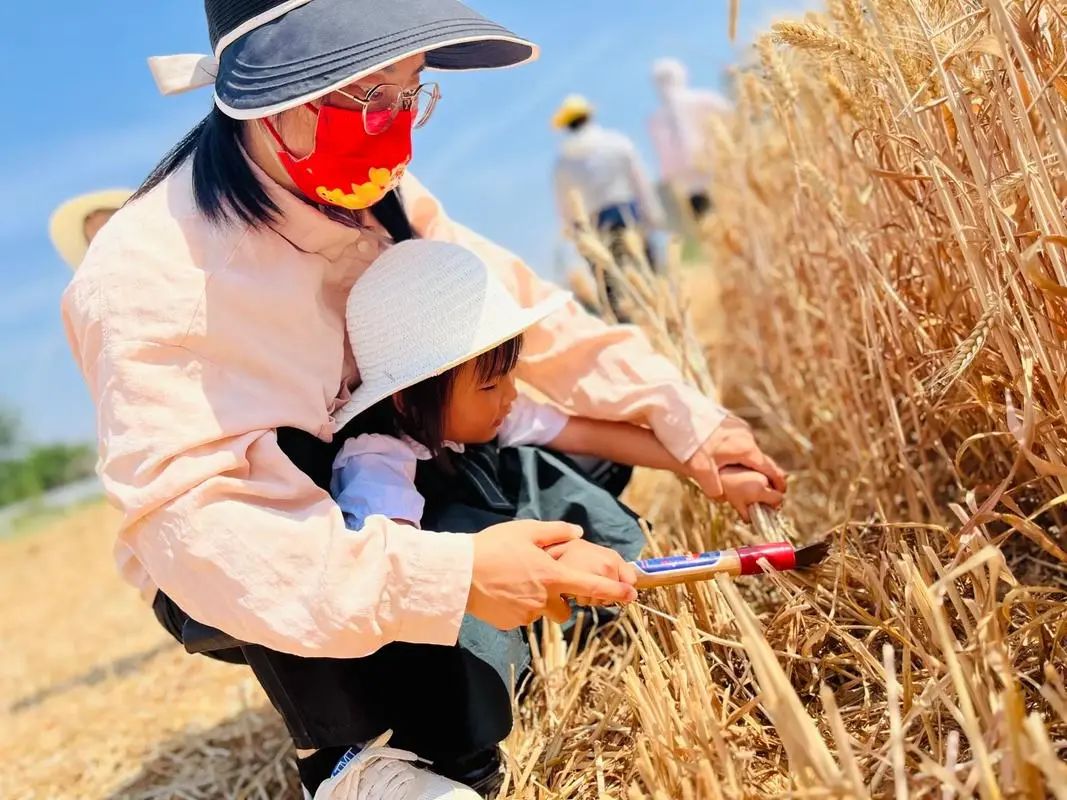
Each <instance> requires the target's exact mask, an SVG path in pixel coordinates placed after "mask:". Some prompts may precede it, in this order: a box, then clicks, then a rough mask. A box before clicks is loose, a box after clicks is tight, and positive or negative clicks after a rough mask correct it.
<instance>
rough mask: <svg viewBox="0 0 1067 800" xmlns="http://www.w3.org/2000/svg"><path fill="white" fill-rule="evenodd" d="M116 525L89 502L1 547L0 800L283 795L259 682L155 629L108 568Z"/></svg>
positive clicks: (272, 723)
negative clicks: (193, 653)
mask: <svg viewBox="0 0 1067 800" xmlns="http://www.w3.org/2000/svg"><path fill="white" fill-rule="evenodd" d="M116 524H117V515H116V514H115V513H114V512H113V511H112V510H110V509H109V508H107V507H106V506H104V505H97V506H92V507H89V508H87V509H84V510H81V511H79V512H76V513H75V514H73V515H72V516H70V517H69V518H66V519H64V520H62V521H60V522H57V523H55V524H53V525H51V526H49V527H48V528H46V529H44V530H42V531H40V532H38V533H35V534H33V535H30V536H25V537H21V538H18V539H16V540H13V541H4V542H0V608H2V609H3V613H2V615H0V652H3V658H2V659H0V753H3V754H4V762H5V763H4V769H3V771H2V776H0V797H2V798H5V800H14V799H15V798H27V800H28V799H29V798H40V799H41V800H43V799H44V798H78V800H96V799H98V798H142V797H143V798H147V797H158V798H165V797H179V796H181V797H205V798H207V797H212V798H218V797H232V796H239V795H240V794H241V793H242V791H247V790H249V789H251V790H252V791H250V792H248V796H250V797H256V796H269V797H271V798H272V800H273V799H274V798H276V797H279V796H283V797H284V796H285V794H284V792H282V790H281V788H280V787H281V786H283V785H286V786H288V783H289V782H288V776H287V775H286V774H284V773H283V768H284V763H285V758H286V753H287V750H286V747H287V743H286V742H285V739H284V737H283V735H282V731H281V730H280V724H279V723H278V722H277V720H276V718H275V717H274V715H273V712H271V711H270V710H269V709H266V708H265V703H266V701H265V699H264V698H263V697H262V695H261V693H260V690H259V688H258V686H256V684H255V683H254V681H253V680H252V679H251V678H250V676H249V674H248V673H247V671H245V670H243V669H241V668H239V667H231V666H228V665H224V664H217V663H214V662H211V661H209V660H208V659H203V658H190V657H188V656H187V655H185V653H184V652H183V651H182V650H181V649H180V648H179V647H178V645H177V644H176V643H174V642H173V641H172V640H171V639H170V638H169V637H168V636H167V635H166V633H164V632H163V630H162V629H161V628H160V627H159V626H158V625H157V624H156V622H155V619H154V618H153V617H152V615H151V612H150V610H149V609H148V608H146V607H145V606H144V605H143V604H142V603H141V601H140V599H139V598H138V597H137V595H136V593H135V592H134V591H133V590H132V589H130V588H129V587H127V586H126V585H125V584H123V583H122V581H121V580H120V578H119V577H118V575H117V573H116V571H115V568H114V565H113V562H112V559H111V546H112V542H113V536H114V530H115V526H116ZM242 750H244V751H246V752H245V754H244V755H241V756H240V757H235V756H237V754H239V753H240V752H241V751H242ZM249 750H253V751H255V753H249V752H247V751H249ZM247 756H252V757H251V758H249V757H247ZM250 763H252V764H258V765H259V767H258V771H259V772H260V773H263V774H254V773H253V772H252V771H251V770H250V768H249V767H248V764H250ZM257 786H270V787H271V791H270V792H269V794H267V795H263V794H261V793H260V792H257V791H256V787H257ZM290 788H291V787H290ZM293 796H296V795H293Z"/></svg>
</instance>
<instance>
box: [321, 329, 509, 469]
mask: <svg viewBox="0 0 1067 800" xmlns="http://www.w3.org/2000/svg"><path fill="white" fill-rule="evenodd" d="M522 342H523V336H522V334H520V335H518V336H516V337H515V338H514V339H509V340H508V341H506V342H504V343H503V344H500V345H497V346H496V347H494V348H493V349H492V350H489V351H488V352H485V353H482V354H481V355H480V356H476V357H475V358H474V359H473V360H474V369H475V376H476V377H477V379H478V381H479V382H480V383H489V382H491V381H494V380H496V379H498V378H503V377H504V376H505V375H507V374H509V373H510V372H512V371H513V370H514V369H515V366H516V364H518V363H519V355H520V353H522ZM464 363H467V362H464ZM462 366H463V364H460V365H459V366H458V367H453V368H452V369H450V370H448V371H447V372H443V373H441V374H440V375H435V376H434V377H432V378H427V379H426V380H424V381H422V382H421V383H417V384H415V385H414V386H409V387H408V388H407V389H402V390H400V391H399V392H397V393H396V394H394V395H392V396H390V397H387V398H385V399H384V400H382V401H380V402H379V403H376V404H375V405H373V406H371V407H370V408H369V409H367V410H366V411H364V412H363V413H362V414H359V415H358V416H357V417H356V418H355V419H354V420H352V422H351V423H349V425H348V426H346V428H345V429H344V430H342V431H341V432H340V433H339V434H338V437H337V438H339V439H341V440H344V439H346V438H349V437H351V436H356V435H359V434H362V433H382V434H386V435H387V436H410V437H411V438H412V439H414V440H415V441H416V442H418V443H419V444H421V445H423V446H424V447H425V448H426V449H427V450H429V451H430V452H431V453H433V455H434V458H435V459H437V461H438V463H439V464H441V465H442V466H443V467H445V468H446V469H447V468H448V453H447V451H446V450H445V448H444V443H445V434H444V427H445V414H446V412H447V411H448V404H449V402H450V401H451V399H452V391H453V389H454V388H455V385H456V376H457V375H458V374H459V370H460V368H461V367H462Z"/></svg>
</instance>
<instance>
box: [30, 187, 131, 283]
mask: <svg viewBox="0 0 1067 800" xmlns="http://www.w3.org/2000/svg"><path fill="white" fill-rule="evenodd" d="M131 194H133V191H132V190H130V189H105V190H104V191H100V192H92V193H91V194H83V195H80V196H78V197H74V198H72V199H70V200H67V201H66V202H65V203H63V205H61V206H60V207H59V208H57V209H56V210H55V211H54V212H52V217H51V219H50V220H49V221H48V235H49V236H50V237H51V239H52V245H53V246H54V247H55V248H56V252H57V253H59V257H60V258H62V259H63V260H64V261H65V262H66V263H67V266H69V267H70V268H71V269H73V270H76V269H77V268H78V265H79V264H81V262H82V259H83V258H85V252H86V251H87V250H88V249H89V244H90V243H91V242H92V241H93V237H94V236H96V234H97V233H98V232H99V230H100V229H101V228H102V227H104V225H106V224H107V221H108V220H110V219H111V217H112V215H113V214H114V213H115V212H116V211H118V210H119V209H120V208H122V206H123V205H125V203H126V201H127V200H129V199H130V195H131Z"/></svg>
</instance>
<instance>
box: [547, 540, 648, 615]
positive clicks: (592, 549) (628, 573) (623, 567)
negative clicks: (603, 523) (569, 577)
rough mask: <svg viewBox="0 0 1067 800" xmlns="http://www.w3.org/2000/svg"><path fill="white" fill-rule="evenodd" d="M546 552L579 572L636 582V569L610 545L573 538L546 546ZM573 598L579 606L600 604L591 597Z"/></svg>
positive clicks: (632, 583)
mask: <svg viewBox="0 0 1067 800" xmlns="http://www.w3.org/2000/svg"><path fill="white" fill-rule="evenodd" d="M546 552H547V553H548V554H549V555H550V556H552V557H553V558H554V559H556V561H558V562H559V563H560V564H565V565H566V566H568V567H570V568H571V569H576V570H578V571H579V572H585V573H591V574H593V575H600V576H602V577H604V578H609V579H610V580H613V581H618V582H620V583H626V584H629V585H630V586H633V585H634V584H635V583H637V570H635V569H634V567H633V565H632V564H630V562H628V561H626V560H625V559H624V558H623V557H622V556H620V555H619V554H618V553H616V552H615V551H614V550H612V549H611V548H610V547H601V546H600V545H598V544H593V543H592V542H587V541H584V540H582V539H575V540H574V541H572V542H564V543H563V544H555V545H552V546H551V547H549V548H546ZM574 600H575V602H577V603H578V605H580V606H593V605H601V604H600V603H597V601H596V598H593V597H575V598H574Z"/></svg>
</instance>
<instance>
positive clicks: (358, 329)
mask: <svg viewBox="0 0 1067 800" xmlns="http://www.w3.org/2000/svg"><path fill="white" fill-rule="evenodd" d="M565 300H566V297H563V298H557V299H555V300H553V301H548V302H545V303H542V304H540V305H538V306H535V307H534V308H530V309H524V308H521V307H520V306H519V305H518V304H517V303H516V302H515V300H514V299H513V298H512V296H511V295H510V293H509V292H508V291H507V289H506V288H505V287H504V285H503V284H502V283H501V282H500V281H499V280H498V279H497V278H496V277H495V276H494V275H493V274H491V272H490V270H489V268H488V267H487V266H486V265H485V263H483V262H482V261H481V260H480V259H479V258H478V257H477V256H476V255H475V254H473V253H472V252H470V251H468V250H466V249H464V248H461V247H458V246H456V245H452V244H448V243H444V242H437V241H430V240H412V241H408V242H403V243H401V244H397V245H395V246H393V247H391V248H390V249H389V250H387V251H386V252H385V253H384V254H383V255H382V256H380V257H379V258H378V259H377V261H375V262H374V263H373V264H372V265H371V266H370V267H369V268H368V269H367V271H366V272H365V273H364V274H363V275H362V276H360V278H359V280H358V281H357V282H356V284H355V286H354V288H353V289H352V293H351V295H350V297H349V301H348V309H347V320H348V333H349V339H350V343H351V346H352V349H353V351H354V352H355V353H358V354H359V365H360V379H361V384H360V385H359V387H358V388H357V389H355V390H354V391H353V393H352V396H351V398H350V400H349V401H348V402H347V403H346V404H345V405H344V406H343V407H342V408H341V409H340V410H339V411H338V412H337V413H336V414H335V417H334V424H335V427H336V429H337V431H338V433H337V438H338V439H340V440H342V441H343V445H342V446H341V449H340V451H339V454H338V456H337V458H336V460H335V461H334V468H333V479H332V483H331V493H332V494H333V496H334V498H335V499H336V501H337V503H338V505H339V506H340V508H341V510H342V511H343V513H344V516H345V521H346V524H347V526H348V527H349V528H350V529H352V530H353V531H359V530H360V529H361V528H362V527H363V526H364V525H365V524H366V523H367V521H368V520H369V519H370V518H371V517H374V516H376V515H381V516H384V517H388V518H390V519H392V520H395V521H396V522H399V523H401V524H406V525H411V526H414V527H421V528H424V529H426V530H434V531H449V532H451V533H477V532H479V531H483V530H485V529H487V528H489V527H491V526H493V525H495V524H497V523H500V522H505V521H508V520H515V519H535V520H543V521H562V522H570V523H572V524H576V525H578V526H580V527H581V528H582V529H583V531H584V532H585V534H584V537H583V538H581V539H578V540H576V541H572V542H569V543H567V544H563V545H557V546H556V547H554V548H549V549H548V552H549V553H550V554H551V555H552V556H553V557H555V558H556V559H557V560H559V561H561V562H569V563H570V564H572V565H573V566H574V567H575V568H576V569H580V570H582V571H583V572H586V573H595V574H600V575H602V576H604V577H607V578H611V579H613V580H616V581H623V582H627V583H630V584H633V583H634V582H635V580H636V575H635V574H634V572H633V569H632V568H631V567H630V566H629V564H628V561H629V560H631V559H634V558H636V557H637V556H638V554H639V552H640V550H641V547H642V544H643V543H644V536H643V532H642V530H641V527H640V525H639V524H638V520H637V517H636V515H635V514H633V512H631V511H630V510H629V509H627V508H626V507H625V506H623V505H622V504H621V503H620V502H619V501H618V499H616V497H615V496H614V495H613V494H611V493H610V492H608V491H607V490H606V489H604V488H601V487H600V486H599V485H597V484H595V483H594V482H592V481H591V480H590V479H589V477H588V476H587V475H586V473H584V472H583V471H582V470H581V469H580V468H578V467H577V466H576V464H575V463H574V461H572V460H571V458H570V456H572V455H590V456H596V457H598V458H600V459H605V460H609V461H613V462H621V463H623V464H630V465H641V466H647V467H655V468H662V469H669V470H673V471H675V472H677V473H679V474H682V475H684V474H686V470H685V467H684V466H683V465H682V464H680V463H679V462H678V461H676V460H675V459H674V458H672V457H671V456H670V454H669V453H668V452H667V451H666V450H665V449H664V448H663V447H662V446H661V445H660V444H659V442H658V441H657V440H656V438H655V436H654V435H653V434H652V432H651V431H649V430H647V429H645V428H641V427H638V426H635V425H629V424H625V423H618V422H607V421H602V420H594V419H587V418H583V417H574V416H568V415H567V414H564V413H563V412H561V411H560V410H558V409H557V408H555V407H553V406H550V405H547V404H544V403H540V402H537V401H536V400H534V399H533V398H531V397H529V396H527V395H524V394H522V393H520V391H519V390H518V388H517V387H516V381H515V372H516V368H517V366H518V365H519V362H520V356H521V353H522V345H523V334H524V332H525V331H526V330H527V329H529V328H530V327H531V326H533V325H534V324H535V323H537V322H539V321H540V320H542V319H544V318H545V317H547V316H548V315H550V314H552V313H553V312H555V311H556V310H557V309H559V308H560V307H561V306H562V304H563V302H564V301H565ZM564 453H566V454H568V455H564ZM749 475H750V477H749V478H747V479H746V478H743V476H741V478H742V479H745V480H750V482H751V485H752V487H753V495H752V499H753V500H757V499H759V494H758V492H759V489H760V487H766V479H765V478H763V477H762V476H759V475H757V474H755V473H749ZM732 479H733V478H731V477H728V476H724V480H732ZM735 496H736V493H735ZM574 599H575V601H576V602H577V603H578V604H579V605H588V604H589V603H590V602H591V600H590V598H581V597H579V598H574ZM555 600H556V601H558V602H555V603H554V604H553V605H554V607H553V608H552V611H553V613H552V614H551V616H553V618H555V619H556V620H557V621H559V622H568V623H570V620H569V618H571V617H572V609H571V607H570V605H568V603H567V602H566V601H565V600H564V599H563V598H556V599H555ZM571 624H572V623H571ZM407 647H408V646H407V645H404V644H403V643H400V642H398V643H394V644H392V645H389V646H387V647H385V648H382V650H380V651H379V652H378V653H376V654H374V655H373V656H371V657H369V658H364V659H359V660H358V661H357V662H353V663H354V664H355V665H356V667H358V669H359V670H361V672H360V673H359V675H357V676H356V677H357V678H358V679H359V680H360V681H363V682H364V683H365V684H366V685H369V686H373V685H375V680H376V676H377V675H380V674H383V673H384V672H388V673H389V674H390V675H391V677H393V678H394V679H397V678H402V682H403V683H405V684H406V685H408V686H409V687H410V689H409V690H408V692H407V693H406V694H405V696H404V697H403V698H398V697H395V696H391V697H387V698H381V700H380V702H381V703H382V704H384V706H383V707H385V708H386V709H387V712H388V713H387V714H384V713H383V715H382V718H383V720H384V719H388V720H390V727H392V726H393V725H399V726H400V727H401V728H402V729H404V730H407V731H408V734H407V737H408V738H405V739H401V740H400V741H397V740H396V739H394V742H393V743H394V744H395V745H396V746H400V747H403V748H405V749H411V750H413V751H414V752H417V753H419V754H420V755H425V756H429V757H430V758H431V759H433V760H434V761H435V762H436V763H435V768H441V765H442V764H449V767H448V770H449V772H450V773H451V774H453V775H463V782H464V783H465V784H467V785H470V786H472V787H474V788H475V789H477V790H478V791H480V792H489V791H490V790H491V789H492V787H493V784H494V782H495V780H496V777H495V776H496V773H497V767H498V763H499V761H498V756H497V749H496V743H497V742H499V741H501V740H502V739H503V738H504V737H505V736H506V735H507V733H508V731H509V730H510V728H511V695H510V689H511V687H512V686H514V685H517V682H518V681H520V680H521V679H522V677H523V674H524V672H525V671H526V668H527V666H528V665H529V647H528V645H527V643H526V640H525V638H524V632H523V631H522V630H519V629H515V630H510V631H501V630H497V629H496V628H494V627H493V626H491V625H489V624H487V623H485V622H483V621H481V620H480V619H478V618H476V617H474V616H473V615H470V614H468V615H467V616H466V617H465V618H464V619H463V622H462V626H461V627H460V633H459V640H458V644H457V646H456V647H454V648H445V647H441V648H430V649H426V648H422V649H420V650H419V653H420V656H419V658H418V659H417V660H416V659H412V658H408V657H406V653H407V650H406V648H407ZM306 680H307V681H309V682H313V681H314V680H322V676H321V675H319V674H318V673H315V675H313V676H311V677H308V678H306ZM301 685H303V684H301ZM446 686H447V687H450V689H449V690H448V691H445V690H444V688H443V687H446ZM456 687H462V688H461V690H459V691H457V690H456ZM326 694H327V695H328V692H327V693H326ZM368 702H373V699H368ZM309 705H310V706H312V707H314V708H316V709H318V708H319V706H321V705H322V703H321V702H319V701H309ZM401 706H402V707H401ZM414 719H418V720H419V723H418V724H417V725H415V724H406V723H407V722H409V721H410V720H414ZM396 720H400V722H399V723H398V722H396ZM411 731H416V732H417V736H414V738H413V734H412V733H411ZM359 757H360V756H358V755H356V753H355V750H351V751H347V752H346V751H344V749H343V748H327V749H325V750H321V751H319V752H317V753H315V755H314V756H311V758H313V759H316V764H317V765H318V766H316V769H319V768H323V769H324V770H325V774H324V775H323V778H325V780H322V781H321V783H320V779H316V780H314V781H309V780H308V776H305V785H306V786H308V787H309V789H310V790H311V791H313V792H314V796H315V798H316V800H327V799H328V798H336V797H341V796H344V794H343V792H344V791H345V786H346V781H351V780H355V779H354V778H352V777H351V774H353V773H352V771H351V769H346V768H345V767H346V765H350V764H352V763H354V762H353V759H358V758H359ZM457 759H459V760H457ZM305 763H309V762H305ZM334 764H336V765H337V766H336V767H333V765H334ZM327 775H328V776H329V777H326V776H327Z"/></svg>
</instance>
